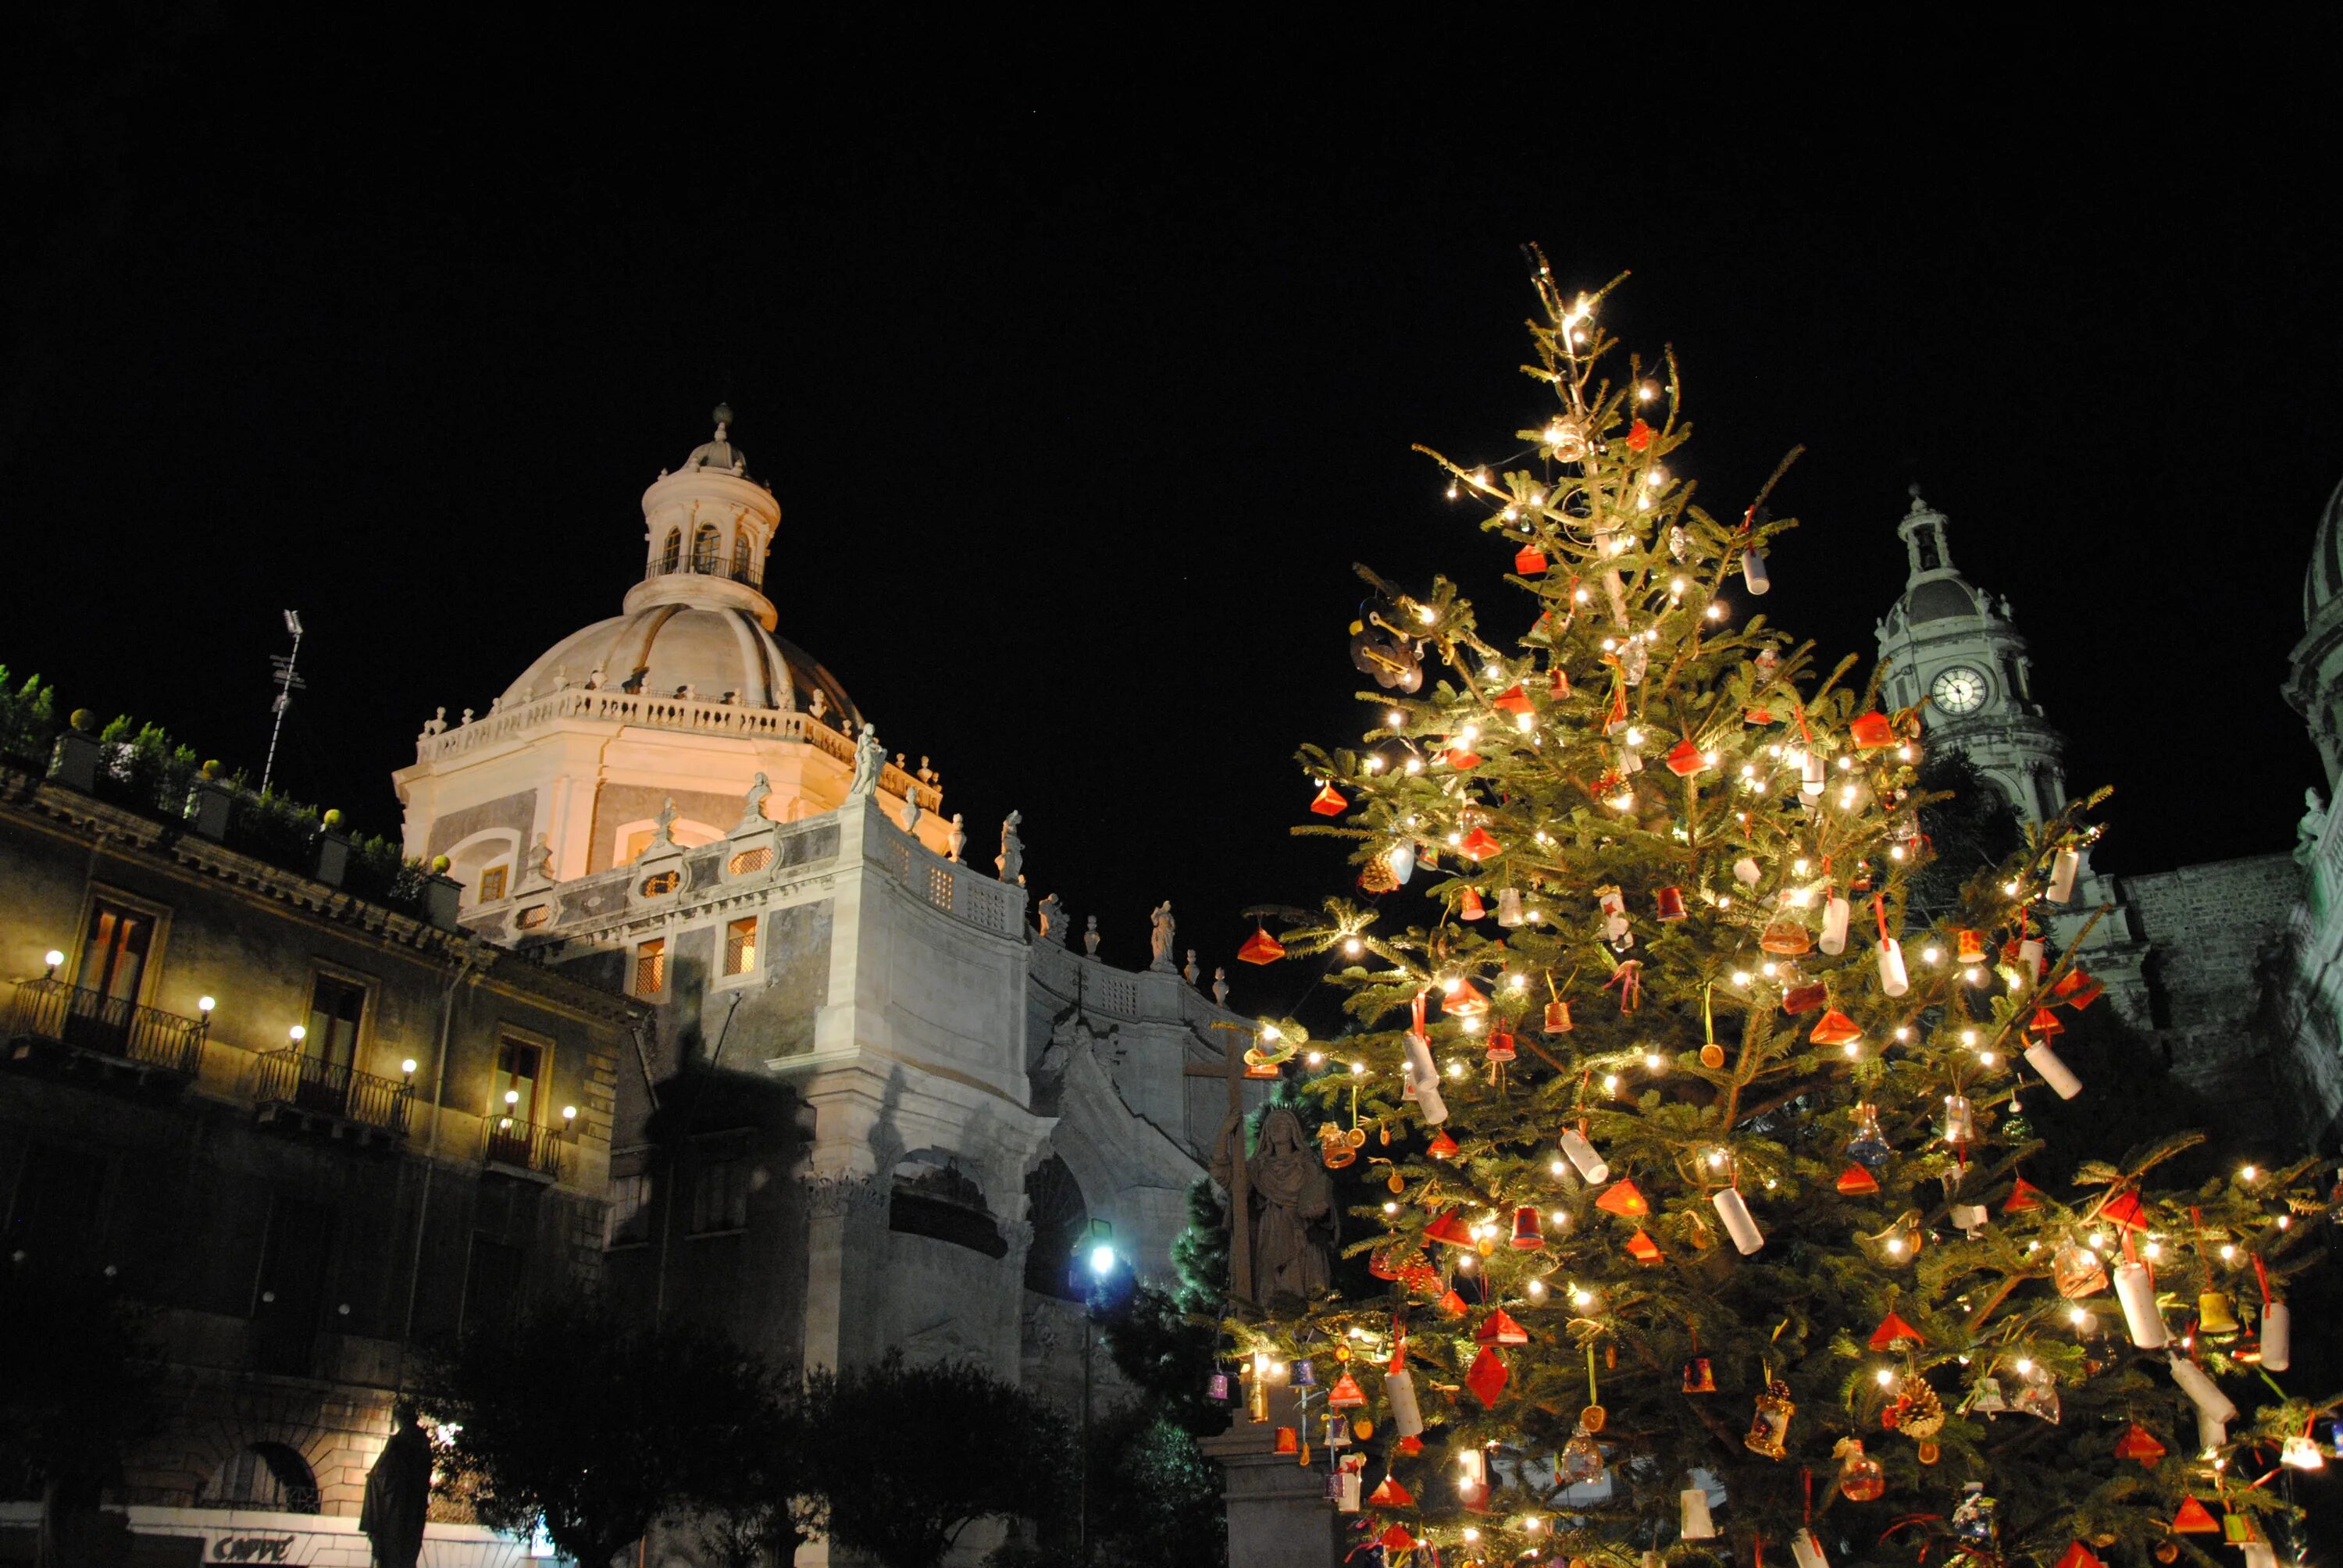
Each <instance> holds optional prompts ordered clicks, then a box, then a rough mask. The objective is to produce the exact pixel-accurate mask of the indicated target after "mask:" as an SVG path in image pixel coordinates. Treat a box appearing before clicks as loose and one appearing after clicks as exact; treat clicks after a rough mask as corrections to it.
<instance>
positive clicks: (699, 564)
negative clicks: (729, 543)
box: [691, 523, 718, 577]
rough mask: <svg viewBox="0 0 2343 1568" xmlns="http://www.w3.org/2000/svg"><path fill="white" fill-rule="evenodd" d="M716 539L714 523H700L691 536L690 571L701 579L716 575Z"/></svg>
mask: <svg viewBox="0 0 2343 1568" xmlns="http://www.w3.org/2000/svg"><path fill="white" fill-rule="evenodd" d="M717 545H718V538H717V533H716V525H715V524H714V523H702V524H700V525H699V529H698V530H697V531H696V532H694V533H693V534H692V536H691V569H692V570H693V571H696V572H698V573H699V574H700V575H702V576H703V577H714V576H715V575H716V550H717Z"/></svg>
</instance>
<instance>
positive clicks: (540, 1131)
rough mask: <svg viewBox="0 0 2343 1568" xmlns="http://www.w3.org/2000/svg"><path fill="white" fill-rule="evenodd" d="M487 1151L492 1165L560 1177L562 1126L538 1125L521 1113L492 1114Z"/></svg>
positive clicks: (486, 1153) (486, 1155)
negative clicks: (511, 1114)
mask: <svg viewBox="0 0 2343 1568" xmlns="http://www.w3.org/2000/svg"><path fill="white" fill-rule="evenodd" d="M484 1154H485V1157H486V1158H487V1160H488V1162H489V1163H490V1164H492V1165H510V1166H512V1167H514V1168H515V1169H517V1170H521V1171H536V1172H538V1174H539V1175H542V1176H551V1177H555V1178H557V1179H558V1177H559V1176H560V1174H561V1129H559V1128H558V1127H539V1126H538V1124H537V1123H536V1122H534V1121H522V1120H521V1119H520V1118H519V1117H518V1116H491V1117H489V1118H488V1138H487V1147H486V1149H485V1151H484Z"/></svg>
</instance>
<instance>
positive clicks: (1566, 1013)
mask: <svg viewBox="0 0 2343 1568" xmlns="http://www.w3.org/2000/svg"><path fill="white" fill-rule="evenodd" d="M1576 1027H1577V1026H1576V1025H1575V1024H1574V1023H1572V1022H1571V1021H1570V1004H1569V1003H1568V1002H1566V1001H1564V1000H1561V999H1560V998H1559V997H1557V998H1555V999H1554V1000H1552V1001H1550V1002H1548V1003H1546V1004H1545V1031H1546V1033H1548V1034H1568V1033H1569V1032H1570V1031H1571V1030H1573V1029H1575V1028H1576Z"/></svg>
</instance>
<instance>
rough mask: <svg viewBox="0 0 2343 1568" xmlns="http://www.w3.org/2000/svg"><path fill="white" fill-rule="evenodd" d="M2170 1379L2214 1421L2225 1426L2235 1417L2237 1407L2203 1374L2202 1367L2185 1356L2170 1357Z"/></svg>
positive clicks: (2235, 1418)
mask: <svg viewBox="0 0 2343 1568" xmlns="http://www.w3.org/2000/svg"><path fill="white" fill-rule="evenodd" d="M2172 1381H2173V1382H2176V1383H2178V1384H2179V1385H2180V1392H2182V1393H2185V1394H2187V1396H2188V1398H2189V1401H2190V1402H2192V1403H2193V1404H2195V1405H2196V1407H2197V1409H2198V1410H2200V1411H2202V1412H2204V1413H2205V1414H2207V1415H2208V1416H2211V1417H2212V1418H2213V1419H2214V1420H2215V1421H2217V1422H2221V1423H2222V1424H2223V1425H2225V1426H2226V1425H2227V1424H2228V1423H2229V1422H2233V1421H2235V1420H2237V1406H2236V1405H2234V1404H2231V1403H2230V1402H2229V1396H2228V1395H2227V1394H2225V1393H2223V1392H2221V1390H2220V1387H2219V1385H2217V1384H2216V1383H2215V1382H2213V1380H2212V1379H2211V1378H2209V1377H2207V1376H2206V1375H2205V1369H2204V1368H2203V1367H2200V1366H2198V1365H2197V1363H2196V1362H2192V1361H2190V1360H2189V1359H2188V1358H2187V1356H2174V1357H2173V1358H2172Z"/></svg>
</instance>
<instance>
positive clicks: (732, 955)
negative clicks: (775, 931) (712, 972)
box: [724, 915, 757, 975]
mask: <svg viewBox="0 0 2343 1568" xmlns="http://www.w3.org/2000/svg"><path fill="white" fill-rule="evenodd" d="M756 967H757V917H756V916H754V915H751V916H749V918H748V919H747V920H734V921H733V922H732V923H731V924H730V925H728V926H726V927H725V928H724V972H725V973H726V974H728V975H744V974H747V973H748V972H749V970H753V969H755V968H756Z"/></svg>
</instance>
